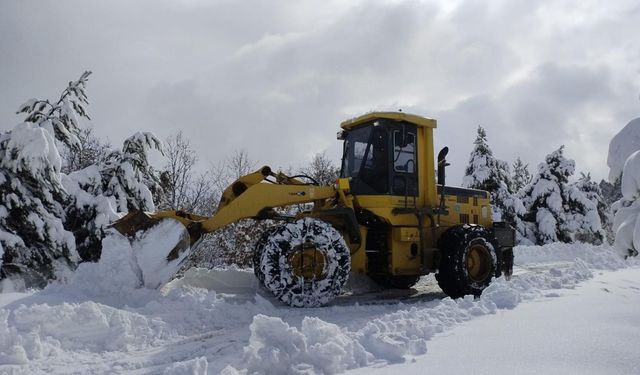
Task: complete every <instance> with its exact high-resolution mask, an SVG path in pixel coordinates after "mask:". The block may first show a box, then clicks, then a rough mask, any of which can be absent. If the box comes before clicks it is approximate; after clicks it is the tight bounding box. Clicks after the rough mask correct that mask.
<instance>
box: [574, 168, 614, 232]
mask: <svg viewBox="0 0 640 375" xmlns="http://www.w3.org/2000/svg"><path fill="white" fill-rule="evenodd" d="M574 185H575V187H576V188H577V189H578V190H580V191H581V192H582V193H583V194H584V195H585V197H586V198H587V199H588V200H590V201H591V202H592V203H593V204H594V205H595V206H596V209H597V211H598V216H599V217H600V223H601V224H602V229H603V231H604V233H605V235H606V238H607V239H608V240H609V242H612V241H613V232H612V231H611V223H612V218H611V214H610V212H609V211H610V210H609V207H610V206H609V205H607V203H606V202H605V199H604V196H603V194H602V190H601V188H600V185H599V184H598V183H597V182H595V181H593V180H592V179H591V174H590V173H587V174H585V173H583V172H580V178H579V179H578V181H576V182H575V184H574ZM583 241H584V240H583ZM584 242H594V241H589V240H586V241H584ZM595 242H597V241H595Z"/></svg>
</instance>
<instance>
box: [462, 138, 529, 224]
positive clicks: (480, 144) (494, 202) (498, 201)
mask: <svg viewBox="0 0 640 375" xmlns="http://www.w3.org/2000/svg"><path fill="white" fill-rule="evenodd" d="M473 143H474V145H475V146H474V148H473V150H472V151H471V155H470V157H469V165H468V166H467V168H466V170H465V176H464V178H463V181H462V186H464V187H468V188H472V189H480V190H486V191H488V192H489V194H490V195H491V206H492V209H493V220H494V221H506V222H508V223H509V224H511V225H513V226H518V220H519V219H518V215H521V214H523V213H524V206H523V205H522V202H521V201H520V199H519V198H518V196H516V195H515V194H513V193H512V192H511V190H510V186H511V177H510V173H509V164H507V163H506V162H504V161H502V160H498V159H496V158H495V157H494V156H493V152H492V151H491V148H489V145H488V143H487V133H486V131H485V130H484V129H483V128H482V127H481V126H478V135H477V137H476V140H475V141H474V142H473Z"/></svg>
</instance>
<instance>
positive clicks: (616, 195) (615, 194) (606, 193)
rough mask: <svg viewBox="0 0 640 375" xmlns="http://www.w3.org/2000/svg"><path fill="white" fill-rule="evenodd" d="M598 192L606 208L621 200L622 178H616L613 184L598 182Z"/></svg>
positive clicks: (604, 181)
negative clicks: (600, 193) (600, 192)
mask: <svg viewBox="0 0 640 375" xmlns="http://www.w3.org/2000/svg"><path fill="white" fill-rule="evenodd" d="M600 191H602V197H603V198H604V203H605V204H606V205H607V207H611V205H612V204H613V203H614V202H616V201H618V200H620V198H622V178H616V180H615V181H614V182H613V183H610V182H609V181H606V180H600Z"/></svg>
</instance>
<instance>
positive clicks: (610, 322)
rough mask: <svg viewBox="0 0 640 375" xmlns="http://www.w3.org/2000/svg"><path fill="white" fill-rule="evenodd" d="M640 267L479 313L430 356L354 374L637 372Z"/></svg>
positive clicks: (585, 374) (431, 348)
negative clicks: (492, 312) (509, 307)
mask: <svg viewBox="0 0 640 375" xmlns="http://www.w3.org/2000/svg"><path fill="white" fill-rule="evenodd" d="M638 283H640V272H639V270H638V269H626V270H622V271H619V272H615V273H611V272H608V273H603V274H601V275H597V276H596V277H594V278H593V279H592V280H590V281H588V282H585V283H584V284H582V285H580V286H579V287H578V288H576V289H575V290H571V291H562V292H560V293H558V294H557V295H553V296H549V297H546V298H542V299H540V300H538V301H537V303H529V304H523V305H522V306H519V307H518V309H517V310H515V311H501V312H500V313H499V314H495V315H490V316H484V317H480V318H479V319H477V320H475V321H474V322H473V323H472V324H463V325H460V326H459V327H457V328H456V329H455V330H453V331H451V332H448V333H446V334H444V335H441V336H440V337H437V338H435V339H434V340H432V341H431V342H430V343H429V344H430V345H429V352H428V354H427V355H426V356H417V357H412V358H411V359H410V360H408V361H406V362H405V363H403V364H399V365H390V366H387V365H383V366H378V367H377V368H376V367H366V368H362V369H358V370H355V371H352V372H350V373H351V374H353V375H360V374H366V375H378V374H390V373H405V374H423V373H426V372H425V369H429V373H433V374H478V375H483V374H491V375H502V374H505V375H511V374H514V373H517V374H581V375H595V374H639V373H640V361H639V360H638V357H637V347H638V343H639V342H640V340H639V338H640V325H638V318H637V316H638V306H639V305H640V289H638V287H637V285H638Z"/></svg>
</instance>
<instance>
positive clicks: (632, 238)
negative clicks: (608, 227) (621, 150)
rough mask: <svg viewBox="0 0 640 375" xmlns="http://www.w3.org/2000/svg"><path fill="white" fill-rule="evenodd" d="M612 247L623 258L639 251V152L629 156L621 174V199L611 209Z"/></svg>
mask: <svg viewBox="0 0 640 375" xmlns="http://www.w3.org/2000/svg"><path fill="white" fill-rule="evenodd" d="M611 209H612V212H613V213H614V219H613V231H614V233H615V241H614V247H615V248H616V249H617V250H618V251H619V252H620V254H622V255H623V256H627V255H634V254H635V255H637V254H638V249H640V221H639V220H638V217H640V150H639V151H636V152H634V153H633V154H631V155H630V156H629V158H628V159H627V161H626V162H625V164H624V169H623V172H622V198H621V199H620V200H619V201H617V202H615V203H614V204H613V205H612V207H611Z"/></svg>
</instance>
